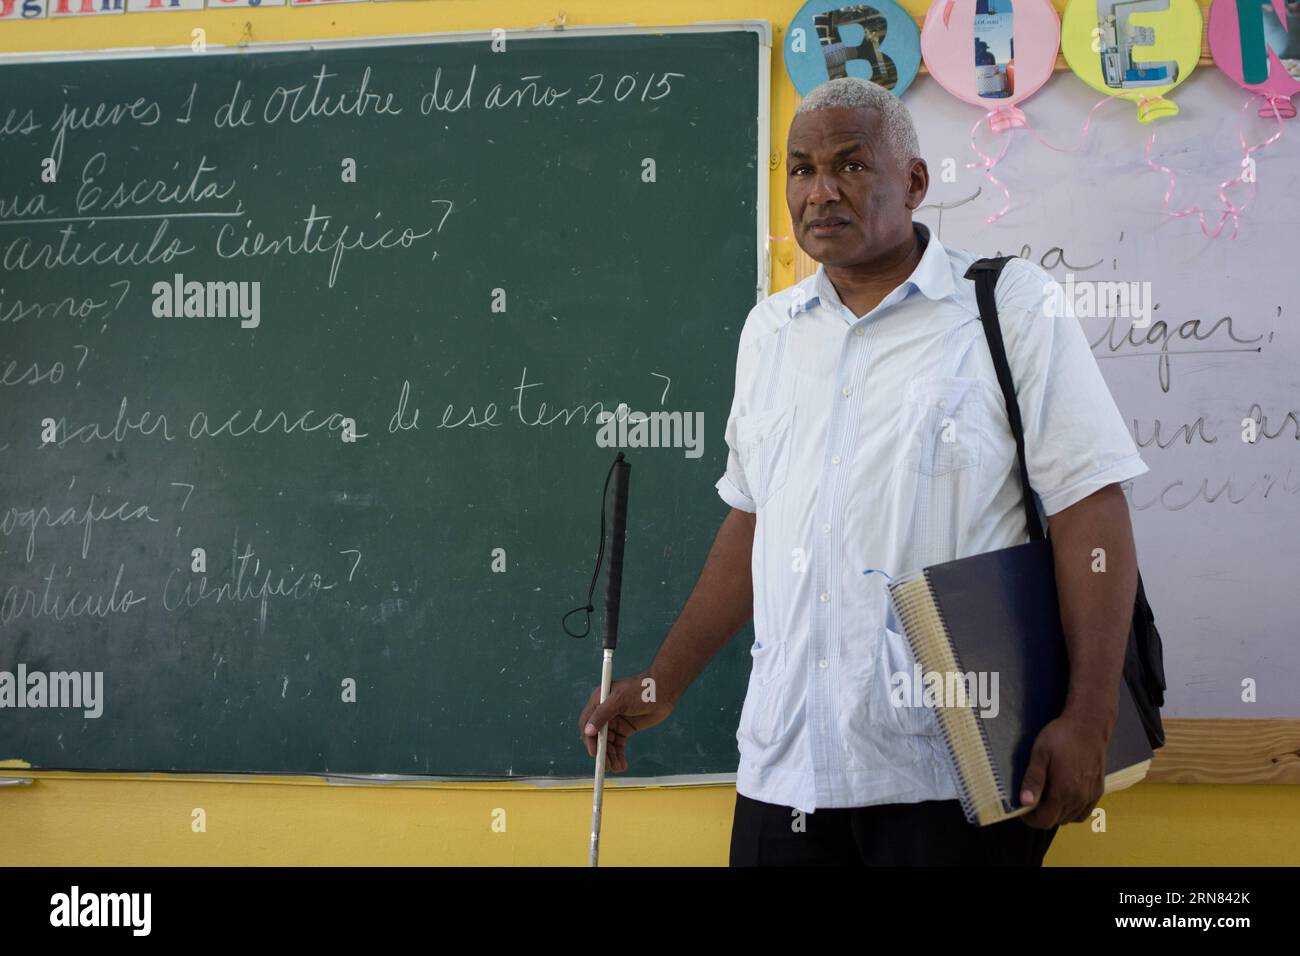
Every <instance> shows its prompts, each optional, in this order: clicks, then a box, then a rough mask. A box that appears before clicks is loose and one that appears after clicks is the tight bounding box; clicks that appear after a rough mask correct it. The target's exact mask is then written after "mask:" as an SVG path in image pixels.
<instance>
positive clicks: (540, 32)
mask: <svg viewBox="0 0 1300 956" xmlns="http://www.w3.org/2000/svg"><path fill="white" fill-rule="evenodd" d="M734 32H748V33H753V34H755V35H756V38H757V51H756V52H757V56H756V60H757V76H756V77H755V78H754V79H755V81H756V82H757V90H756V94H757V101H758V123H757V144H756V150H755V155H756V157H758V161H756V163H755V180H756V182H755V239H756V242H755V249H756V258H755V263H754V270H755V272H754V275H755V285H754V292H755V298H754V301H755V303H757V302H761V301H762V300H763V299H764V298H766V297H767V296H768V295H770V294H771V252H770V240H771V238H772V237H771V235H770V227H771V211H770V202H769V195H770V188H771V183H770V179H771V177H770V171H771V169H772V166H771V156H772V146H771V125H772V115H771V84H772V79H771V77H772V74H771V52H772V27H771V24H770V22H769V21H766V20H730V21H700V22H696V23H691V24H680V25H664V26H641V25H635V24H623V25H577V26H561V27H554V28H528V29H511V30H509V31H508V34H509V36H510V37H511V38H514V39H527V40H539V39H541V40H544V39H551V38H555V39H564V38H572V37H575V36H580V37H583V38H586V37H592V38H595V37H618V36H637V35H656V36H657V35H663V34H678V35H681V34H687V35H689V34H703V33H734ZM492 38H493V31H492V30H472V31H452V32H440V33H410V34H391V35H369V36H358V37H346V38H327V39H315V40H292V41H248V42H241V43H236V44H209V45H208V46H207V47H206V48H205V50H204V52H203V53H202V54H196V53H195V51H194V50H193V49H192V48H191V47H190V46H188V45H174V46H153V47H123V48H116V49H89V50H86V49H83V50H51V51H34V52H33V51H25V52H18V53H2V54H0V66H4V65H21V64H37V63H58V62H87V61H98V60H103V61H119V60H132V59H155V58H171V57H190V56H195V55H203V56H232V55H236V56H237V55H257V54H275V53H286V52H329V51H334V50H343V49H382V48H385V47H400V46H412V45H428V44H438V43H466V42H472V41H475V40H480V41H484V42H486V41H489V40H491V39H492ZM69 777H72V778H82V779H125V780H129V779H137V780H146V779H178V780H182V779H188V780H208V781H220V780H226V781H239V782H266V783H276V782H280V783H284V782H289V781H301V782H304V783H311V782H318V783H325V784H332V785H337V784H343V785H348V784H351V785H358V786H368V785H397V786H415V787H421V786H427V787H434V788H436V787H440V786H448V785H450V786H457V785H461V784H466V783H471V784H472V783H484V784H494V783H508V784H511V785H522V786H533V787H543V788H556V789H570V788H572V787H574V786H578V787H581V786H582V781H583V780H585V779H586V778H585V777H580V776H568V775H555V776H549V775H548V776H536V775H527V776H523V775H482V774H470V775H460V774H456V775H444V774H400V773H349V772H330V771H324V772H320V771H318V772H310V771H308V772H292V771H279V770H240V771H229V770H221V771H195V770H176V771H172V770H159V769H148V768H137V769H126V768H120V769H119V768H94V769H91V768H78V767H40V768H31V769H28V768H27V767H26V766H24V765H23V762H22V761H21V760H3V759H0V785H3V784H25V783H30V782H32V780H34V779H43V778H44V779H60V778H69ZM734 780H735V774H734V773H725V772H724V773H675V774H667V775H660V776H644V777H633V778H624V779H621V780H611V781H608V783H607V785H609V786H612V787H614V788H626V789H639V788H644V787H647V786H717V785H727V784H731V783H734Z"/></svg>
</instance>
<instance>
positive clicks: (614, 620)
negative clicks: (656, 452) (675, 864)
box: [588, 452, 632, 866]
mask: <svg viewBox="0 0 1300 956" xmlns="http://www.w3.org/2000/svg"><path fill="white" fill-rule="evenodd" d="M631 471H632V466H631V465H629V464H628V463H627V462H626V461H625V460H624V459H623V453H622V452H619V454H618V457H617V458H616V459H614V464H613V466H612V472H613V479H614V515H613V517H612V519H611V521H610V528H609V538H610V541H609V580H608V581H607V582H606V584H605V628H604V639H603V641H602V646H603V647H604V653H603V655H602V659H601V664H600V702H601V703H602V704H603V703H604V702H605V700H606V698H608V697H609V685H610V680H611V678H612V676H613V673H614V648H615V647H616V646H617V645H618V605H619V599H620V596H621V595H622V591H623V543H624V541H625V539H626V537H627V486H628V478H629V477H630V475H631ZM608 742H609V724H608V723H606V724H605V725H604V726H602V727H601V728H600V739H599V741H598V742H597V744H596V781H595V786H594V788H593V793H592V801H591V857H590V860H589V861H588V866H599V865H600V864H599V859H600V814H601V809H602V805H603V804H604V800H605V752H606V747H607V745H608Z"/></svg>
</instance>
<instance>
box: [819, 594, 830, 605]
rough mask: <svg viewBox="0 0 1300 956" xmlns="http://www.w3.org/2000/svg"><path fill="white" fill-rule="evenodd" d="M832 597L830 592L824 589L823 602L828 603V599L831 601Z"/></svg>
mask: <svg viewBox="0 0 1300 956" xmlns="http://www.w3.org/2000/svg"><path fill="white" fill-rule="evenodd" d="M830 599H831V596H830V595H829V594H827V593H826V592H825V591H823V592H822V596H821V600H822V603H823V604H825V603H826V602H827V601H829V600H830Z"/></svg>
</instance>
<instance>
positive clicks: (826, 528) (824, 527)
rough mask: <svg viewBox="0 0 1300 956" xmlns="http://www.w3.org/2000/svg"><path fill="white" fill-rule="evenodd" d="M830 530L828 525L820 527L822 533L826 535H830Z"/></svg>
mask: <svg viewBox="0 0 1300 956" xmlns="http://www.w3.org/2000/svg"><path fill="white" fill-rule="evenodd" d="M830 530H831V526H830V525H828V524H824V525H822V531H824V532H826V533H827V534H830Z"/></svg>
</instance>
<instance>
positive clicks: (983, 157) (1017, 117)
mask: <svg viewBox="0 0 1300 956" xmlns="http://www.w3.org/2000/svg"><path fill="white" fill-rule="evenodd" d="M954 2H955V0H954ZM985 123H987V124H988V127H989V129H990V130H992V131H993V132H995V133H1002V134H1006V133H1008V132H1009V131H1011V130H1013V129H1020V128H1023V127H1027V126H1028V125H1029V124H1028V121H1027V120H1026V119H1025V114H1024V113H1022V112H1021V111H1020V110H1018V109H1016V107H1014V106H999V107H997V108H995V109H992V110H989V111H988V112H987V113H985V114H984V115H983V116H981V117H980V118H979V119H977V120H976V121H975V125H974V126H972V127H971V129H970V148H971V150H972V151H973V152H974V153H975V155H976V156H978V157H979V158H980V162H978V163H967V164H966V168H967V169H974V168H975V167H976V166H983V167H984V177H985V178H986V179H987V180H988V181H989V182H991V183H992V184H993V185H994V186H997V187H998V189H1000V190H1002V195H1004V196H1006V197H1007V201H1006V202H1005V203H1004V204H1003V206H1002V208H1001V209H999V210H998V211H997V212H995V213H994V214H993V215H991V216H989V217H988V218H986V219H985V220H984V225H986V226H987V225H989V224H990V223H994V222H997V221H998V220H999V219H1001V218H1002V217H1003V216H1005V215H1006V214H1007V210H1008V209H1010V208H1011V190H1010V189H1008V188H1007V187H1006V185H1005V184H1004V183H1003V182H1002V181H1001V180H1000V179H998V178H997V177H996V176H994V175H993V167H994V166H996V165H997V164H998V163H1000V162H1002V160H1003V158H1004V157H1005V156H1006V155H1007V150H1008V149H1009V148H1010V146H1011V137H1010V136H1005V135H1004V137H1003V141H1002V152H1000V153H998V154H997V156H990V155H989V154H988V153H986V152H984V151H983V150H982V149H980V148H979V145H978V144H977V143H976V142H975V134H976V133H977V132H979V128H980V127H981V126H983V125H984V124H985Z"/></svg>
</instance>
